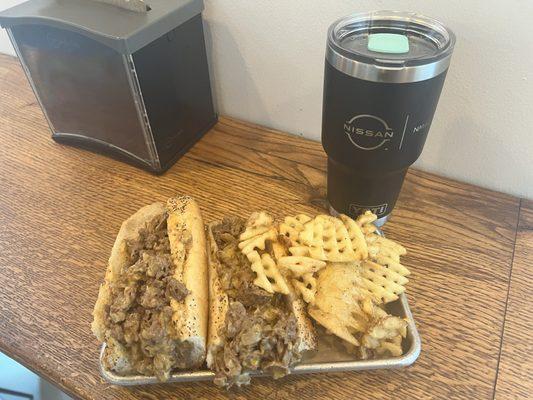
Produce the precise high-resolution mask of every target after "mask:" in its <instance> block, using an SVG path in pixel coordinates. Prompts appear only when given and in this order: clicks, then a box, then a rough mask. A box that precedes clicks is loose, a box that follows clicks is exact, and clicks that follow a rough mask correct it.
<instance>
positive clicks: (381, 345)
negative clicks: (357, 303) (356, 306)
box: [359, 307, 407, 359]
mask: <svg viewBox="0 0 533 400" xmlns="http://www.w3.org/2000/svg"><path fill="white" fill-rule="evenodd" d="M365 311H366V310H365ZM367 316H370V319H369V322H370V323H369V326H368V327H367V329H366V332H365V333H364V334H363V335H362V337H361V340H360V342H361V347H360V349H359V355H360V357H361V358H363V359H366V358H369V357H371V356H372V355H373V353H376V354H379V355H383V354H391V355H392V356H401V355H402V353H403V350H402V338H404V337H405V336H406V335H407V322H406V321H405V320H403V319H401V318H399V317H395V316H392V315H388V314H387V312H386V311H385V310H383V309H381V308H379V307H375V308H374V309H372V312H371V313H367Z"/></svg>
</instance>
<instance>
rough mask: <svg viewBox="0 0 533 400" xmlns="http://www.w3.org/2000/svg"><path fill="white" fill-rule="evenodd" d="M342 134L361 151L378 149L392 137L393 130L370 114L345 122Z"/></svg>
mask: <svg viewBox="0 0 533 400" xmlns="http://www.w3.org/2000/svg"><path fill="white" fill-rule="evenodd" d="M344 133H345V134H346V135H347V136H348V139H350V142H352V144H353V145H354V146H355V147H357V148H358V149H361V150H376V149H379V148H380V147H382V146H383V145H384V144H385V143H387V142H389V141H390V140H391V139H392V137H393V136H394V132H393V130H392V129H391V128H389V126H388V125H387V123H386V122H385V121H384V120H382V119H381V118H379V117H376V116H374V115H370V114H362V115H357V116H355V117H353V118H352V119H350V120H349V121H346V122H345V123H344Z"/></svg>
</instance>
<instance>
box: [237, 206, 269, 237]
mask: <svg viewBox="0 0 533 400" xmlns="http://www.w3.org/2000/svg"><path fill="white" fill-rule="evenodd" d="M273 223H274V220H273V218H272V217H271V216H270V215H268V214H267V213H266V212H264V211H260V212H254V213H253V214H252V215H250V218H248V221H246V229H245V231H244V232H243V233H242V234H241V236H240V238H239V240H240V241H241V242H243V241H245V240H248V239H251V238H253V237H256V236H258V235H261V234H263V233H265V232H267V231H269V230H270V229H271V228H272V225H273Z"/></svg>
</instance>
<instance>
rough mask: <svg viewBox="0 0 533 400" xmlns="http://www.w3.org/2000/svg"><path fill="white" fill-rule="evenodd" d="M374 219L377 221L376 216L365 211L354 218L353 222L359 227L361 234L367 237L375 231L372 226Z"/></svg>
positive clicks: (374, 227)
mask: <svg viewBox="0 0 533 400" xmlns="http://www.w3.org/2000/svg"><path fill="white" fill-rule="evenodd" d="M376 219H378V217H377V215H376V214H374V213H372V212H371V211H365V212H364V213H363V214H361V215H359V216H358V217H357V218H356V220H355V222H356V223H357V225H359V227H360V228H361V231H363V234H365V235H368V234H370V233H374V232H376V231H377V228H376V226H375V225H374V224H373V222H374V221H375V220H376Z"/></svg>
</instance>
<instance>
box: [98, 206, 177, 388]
mask: <svg viewBox="0 0 533 400" xmlns="http://www.w3.org/2000/svg"><path fill="white" fill-rule="evenodd" d="M167 216H168V215H167V214H166V213H164V214H162V215H161V217H160V218H156V219H154V221H152V222H151V223H150V224H147V225H146V226H145V227H144V228H143V229H142V230H141V231H140V234H139V235H138V237H137V239H136V240H130V241H128V242H127V243H126V246H127V252H128V254H129V258H130V260H129V261H130V262H129V263H128V264H127V265H126V266H124V268H123V270H122V271H121V274H120V278H119V279H118V280H116V281H114V282H112V283H110V289H111V302H110V305H109V306H108V307H107V308H106V312H105V326H106V338H107V340H108V341H113V342H115V343H117V344H119V345H121V346H122V347H123V348H124V349H125V353H126V355H127V358H128V361H129V362H130V364H131V366H132V369H133V370H134V372H138V373H141V374H145V375H156V376H157V377H158V378H160V379H162V380H164V379H166V378H168V375H169V373H170V371H171V370H172V369H173V368H174V367H176V366H177V364H178V363H179V362H180V360H182V359H183V356H184V354H183V352H184V351H186V349H185V348H184V347H183V346H177V342H176V337H177V333H176V331H175V328H174V324H173V323H172V315H173V311H172V308H171V305H170V304H171V300H172V299H174V300H176V301H178V302H182V301H183V300H184V299H185V297H186V296H187V294H188V290H187V288H186V287H185V285H183V284H182V283H180V282H178V281H177V280H176V279H174V277H173V275H174V269H175V268H174V264H173V262H172V259H171V256H170V242H169V239H168V233H167Z"/></svg>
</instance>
